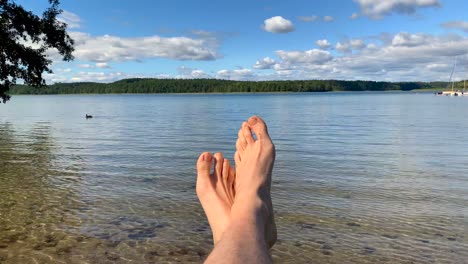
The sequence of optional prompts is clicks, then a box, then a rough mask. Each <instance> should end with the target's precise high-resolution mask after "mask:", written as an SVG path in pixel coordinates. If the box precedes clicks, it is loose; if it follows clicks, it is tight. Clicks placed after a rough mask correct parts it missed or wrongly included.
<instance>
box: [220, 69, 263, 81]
mask: <svg viewBox="0 0 468 264" xmlns="http://www.w3.org/2000/svg"><path fill="white" fill-rule="evenodd" d="M216 78H218V79H226V80H251V79H253V78H254V74H253V72H252V70H250V69H236V70H225V69H224V70H220V71H218V72H217V74H216Z"/></svg>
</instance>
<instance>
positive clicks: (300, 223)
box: [0, 93, 468, 263]
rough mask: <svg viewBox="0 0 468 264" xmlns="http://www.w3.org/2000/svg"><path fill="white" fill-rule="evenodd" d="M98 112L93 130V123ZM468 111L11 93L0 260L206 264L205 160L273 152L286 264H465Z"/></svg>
mask: <svg viewBox="0 0 468 264" xmlns="http://www.w3.org/2000/svg"><path fill="white" fill-rule="evenodd" d="M86 113H89V114H92V115H94V118H93V119H89V120H86V119H85V118H84V116H85V114H86ZM467 113H468V98H457V97H436V96H434V95H432V94H430V93H427V94H415V93H322V94H316V93H314V94H275V95H268V94H262V95H260V94H253V95H237V94H236V95H73V96H14V97H13V98H12V100H11V101H10V102H9V103H7V104H6V105H0V263H174V262H184V263H190V262H193V263H198V262H200V261H201V260H203V259H204V258H205V257H206V256H207V254H208V253H209V252H210V250H211V247H212V246H211V244H212V241H211V233H210V230H209V226H208V225H207V222H206V219H205V216H204V213H203V210H202V209H201V206H200V205H199V203H198V200H197V198H196V195H195V180H196V171H195V162H196V159H197V157H198V155H199V154H200V153H201V152H203V151H211V152H217V151H221V152H223V153H224V154H225V156H226V157H228V158H229V159H230V160H231V161H233V158H232V156H233V154H234V151H235V141H236V137H237V131H238V129H239V126H240V124H241V123H242V121H244V120H246V119H247V118H248V117H249V116H251V115H253V114H257V115H259V116H261V117H263V118H264V119H265V120H266V121H267V123H268V126H269V131H270V134H271V137H272V139H273V141H274V143H275V145H276V149H277V160H276V163H275V167H274V171H273V177H274V179H273V186H272V192H273V203H274V207H275V213H276V219H277V225H278V238H279V240H278V242H277V244H276V245H275V246H274V248H273V250H272V254H273V258H274V260H275V261H276V263H468V138H467V137H468V118H467Z"/></svg>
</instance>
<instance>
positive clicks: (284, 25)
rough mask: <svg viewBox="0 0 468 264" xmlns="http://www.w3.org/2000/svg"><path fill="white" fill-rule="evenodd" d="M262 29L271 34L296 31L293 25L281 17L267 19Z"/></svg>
mask: <svg viewBox="0 0 468 264" xmlns="http://www.w3.org/2000/svg"><path fill="white" fill-rule="evenodd" d="M262 28H263V29H264V30H265V31H268V32H271V33H288V32H292V31H294V25H293V23H292V22H291V21H289V20H287V19H284V18H283V17H281V16H274V17H271V18H268V19H265V21H264V24H263V26H262Z"/></svg>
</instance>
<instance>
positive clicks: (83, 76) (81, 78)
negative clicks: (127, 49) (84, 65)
mask: <svg viewBox="0 0 468 264" xmlns="http://www.w3.org/2000/svg"><path fill="white" fill-rule="evenodd" d="M132 77H136V76H132V75H128V74H125V73H122V72H109V73H106V72H83V71H82V72H78V73H76V74H75V75H73V76H72V77H71V78H70V81H71V82H105V83H107V82H114V81H117V80H121V79H124V78H132Z"/></svg>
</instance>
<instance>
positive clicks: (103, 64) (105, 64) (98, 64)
mask: <svg viewBox="0 0 468 264" xmlns="http://www.w3.org/2000/svg"><path fill="white" fill-rule="evenodd" d="M96 67H97V68H101V69H105V68H110V66H109V64H107V62H97V63H96Z"/></svg>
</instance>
